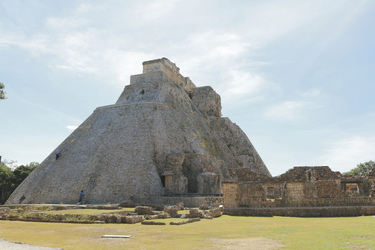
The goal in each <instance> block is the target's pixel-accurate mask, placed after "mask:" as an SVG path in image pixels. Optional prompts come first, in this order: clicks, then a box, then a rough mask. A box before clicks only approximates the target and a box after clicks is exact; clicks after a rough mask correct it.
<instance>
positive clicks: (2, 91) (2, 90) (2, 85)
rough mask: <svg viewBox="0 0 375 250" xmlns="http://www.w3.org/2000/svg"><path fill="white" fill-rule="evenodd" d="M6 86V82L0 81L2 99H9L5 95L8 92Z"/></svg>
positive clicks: (0, 97) (0, 98)
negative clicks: (5, 89) (5, 90)
mask: <svg viewBox="0 0 375 250" xmlns="http://www.w3.org/2000/svg"><path fill="white" fill-rule="evenodd" d="M4 88H5V86H4V84H3V83H1V82H0V100H2V99H7V97H6V96H5V94H6V92H4Z"/></svg>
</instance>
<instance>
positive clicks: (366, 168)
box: [344, 161, 375, 176]
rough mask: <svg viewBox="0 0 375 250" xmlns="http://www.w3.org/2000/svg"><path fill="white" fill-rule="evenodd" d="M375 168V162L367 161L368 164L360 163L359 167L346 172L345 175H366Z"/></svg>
mask: <svg viewBox="0 0 375 250" xmlns="http://www.w3.org/2000/svg"><path fill="white" fill-rule="evenodd" d="M374 166H375V162H374V161H367V162H364V163H360V164H358V165H357V167H356V168H353V169H351V170H349V171H348V172H345V173H344V174H347V175H354V176H355V175H362V174H365V173H367V172H369V171H371V170H372V169H373V168H374Z"/></svg>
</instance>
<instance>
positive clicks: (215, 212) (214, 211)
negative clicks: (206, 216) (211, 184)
mask: <svg viewBox="0 0 375 250" xmlns="http://www.w3.org/2000/svg"><path fill="white" fill-rule="evenodd" d="M210 212H211V216H212V218H216V217H220V216H221V209H220V208H218V207H217V208H211V209H210Z"/></svg>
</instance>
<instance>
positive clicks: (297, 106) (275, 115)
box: [265, 101, 317, 121]
mask: <svg viewBox="0 0 375 250" xmlns="http://www.w3.org/2000/svg"><path fill="white" fill-rule="evenodd" d="M316 107H317V105H316V104H314V103H312V102H305V101H287V102H283V103H280V104H276V105H274V106H271V107H269V108H268V109H267V110H266V113H265V117H266V118H268V119H271V120H278V121H297V120H301V119H303V118H304V117H305V115H306V112H307V111H310V110H312V109H315V108H316Z"/></svg>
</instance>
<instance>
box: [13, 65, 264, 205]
mask: <svg viewBox="0 0 375 250" xmlns="http://www.w3.org/2000/svg"><path fill="white" fill-rule="evenodd" d="M57 152H61V155H60V157H59V158H58V159H56V153H57ZM244 168H245V169H248V170H249V171H253V172H257V173H260V174H264V175H267V176H271V175H270V173H269V171H268V169H267V167H266V166H265V164H264V163H263V161H262V159H261V158H260V156H259V155H258V153H257V151H256V150H255V148H254V147H253V145H252V144H251V142H250V141H249V139H248V138H247V136H246V135H245V133H244V132H243V131H242V130H241V129H240V128H239V127H238V126H237V125H235V124H234V123H232V122H231V121H230V120H229V119H228V118H223V117H221V101H220V96H219V95H218V94H217V93H216V92H215V91H214V90H213V89H212V88H211V87H209V86H205V87H196V86H195V85H194V83H193V82H192V81H191V80H190V79H189V78H188V77H183V76H182V75H181V74H180V73H179V68H178V67H176V65H175V64H174V63H172V62H171V61H169V60H168V59H167V58H162V59H157V60H152V61H146V62H143V74H139V75H133V76H131V79H130V85H127V86H125V89H124V91H123V93H122V94H121V96H120V97H119V99H118V100H117V102H116V103H115V104H114V105H108V106H103V107H99V108H97V109H96V110H95V111H94V112H93V114H92V115H91V116H89V117H88V118H87V119H86V120H85V121H84V122H83V123H82V124H81V125H80V126H79V127H78V128H77V129H76V130H75V131H74V132H73V133H72V134H71V135H70V136H69V137H68V138H66V139H65V140H64V141H63V142H62V143H61V144H60V145H59V146H58V147H57V148H56V149H55V150H53V151H52V153H51V154H50V155H49V156H48V157H47V158H46V159H45V160H44V161H43V162H42V163H41V164H40V166H39V167H38V168H36V169H35V170H34V171H33V172H32V173H31V174H30V175H29V176H28V177H27V178H26V179H25V180H24V182H22V184H21V185H20V186H19V187H18V188H17V189H16V190H15V191H14V192H13V194H12V195H11V196H10V198H9V199H8V201H7V204H12V203H17V202H18V199H19V198H20V197H21V196H22V195H23V194H25V195H26V200H25V201H24V203H47V204H54V203H57V204H58V203H77V201H78V196H79V193H80V190H84V191H85V202H86V203H91V204H103V203H107V202H111V203H119V202H122V201H124V200H128V199H130V198H132V197H155V196H156V197H158V196H163V195H164V196H165V195H169V196H173V195H179V196H183V195H192V194H197V195H210V194H218V193H222V185H221V183H222V182H224V181H236V180H237V174H236V170H238V169H244Z"/></svg>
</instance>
